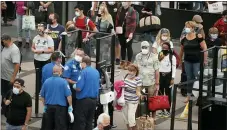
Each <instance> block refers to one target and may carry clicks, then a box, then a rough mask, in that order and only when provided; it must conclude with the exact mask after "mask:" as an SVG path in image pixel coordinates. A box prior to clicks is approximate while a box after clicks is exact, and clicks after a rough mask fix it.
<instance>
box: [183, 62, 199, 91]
mask: <svg viewBox="0 0 227 130" xmlns="http://www.w3.org/2000/svg"><path fill="white" fill-rule="evenodd" d="M184 69H185V72H186V75H187V81H190V80H194V79H198V73H199V71H200V63H190V62H187V61H184ZM187 88H188V89H187V93H188V95H191V94H192V88H193V83H188V84H187Z"/></svg>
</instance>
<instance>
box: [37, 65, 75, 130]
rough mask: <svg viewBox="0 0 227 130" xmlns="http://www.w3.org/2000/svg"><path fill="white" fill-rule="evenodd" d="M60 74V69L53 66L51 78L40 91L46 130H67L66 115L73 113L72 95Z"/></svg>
mask: <svg viewBox="0 0 227 130" xmlns="http://www.w3.org/2000/svg"><path fill="white" fill-rule="evenodd" d="M61 74H62V68H61V67H60V66H58V65H55V66H54V68H53V76H52V77H50V78H49V79H47V80H46V81H45V82H44V84H43V87H42V89H41V101H42V102H43V105H44V113H46V114H45V116H46V117H45V118H46V119H45V124H48V125H46V126H45V129H46V130H54V129H55V130H68V122H67V121H68V116H67V115H68V113H71V112H72V111H73V108H72V96H71V95H72V94H71V91H70V87H69V84H68V82H67V81H66V80H65V79H63V78H61V77H60V76H61ZM68 105H69V106H68ZM67 106H68V109H67Z"/></svg>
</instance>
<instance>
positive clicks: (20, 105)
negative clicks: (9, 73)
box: [3, 79, 32, 130]
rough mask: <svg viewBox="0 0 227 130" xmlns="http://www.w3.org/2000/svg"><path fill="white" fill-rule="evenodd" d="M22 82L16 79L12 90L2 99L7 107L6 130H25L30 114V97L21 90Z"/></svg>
mask: <svg viewBox="0 0 227 130" xmlns="http://www.w3.org/2000/svg"><path fill="white" fill-rule="evenodd" d="M23 87H24V80H23V79H16V80H15V81H14V84H13V90H10V91H9V92H8V93H7V94H6V97H5V98H4V100H3V101H4V103H5V105H6V106H7V111H6V113H5V115H6V119H7V120H6V130H27V129H28V123H29V120H30V118H31V114H32V99H31V96H30V95H29V94H28V93H27V92H25V91H24V90H23Z"/></svg>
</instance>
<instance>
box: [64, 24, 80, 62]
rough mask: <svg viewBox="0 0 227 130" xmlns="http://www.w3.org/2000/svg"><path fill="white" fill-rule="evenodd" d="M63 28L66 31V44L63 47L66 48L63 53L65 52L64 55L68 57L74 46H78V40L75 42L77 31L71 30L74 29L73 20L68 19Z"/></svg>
mask: <svg viewBox="0 0 227 130" xmlns="http://www.w3.org/2000/svg"><path fill="white" fill-rule="evenodd" d="M65 29H66V32H67V44H66V47H65V50H66V52H65V53H66V57H67V58H70V56H71V54H72V53H73V52H74V50H75V49H76V47H78V42H77V36H78V33H77V32H74V33H73V32H72V31H74V30H75V29H76V28H75V25H74V22H73V21H68V22H67V23H66V25H65Z"/></svg>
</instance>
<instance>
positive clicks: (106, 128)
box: [103, 125, 111, 130]
mask: <svg viewBox="0 0 227 130" xmlns="http://www.w3.org/2000/svg"><path fill="white" fill-rule="evenodd" d="M110 129H111V125H108V126H104V127H103V130H110Z"/></svg>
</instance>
